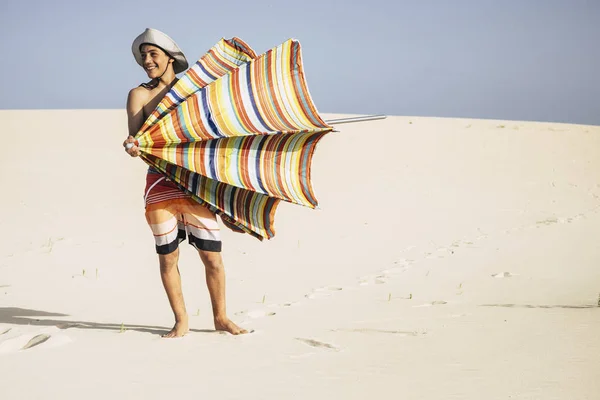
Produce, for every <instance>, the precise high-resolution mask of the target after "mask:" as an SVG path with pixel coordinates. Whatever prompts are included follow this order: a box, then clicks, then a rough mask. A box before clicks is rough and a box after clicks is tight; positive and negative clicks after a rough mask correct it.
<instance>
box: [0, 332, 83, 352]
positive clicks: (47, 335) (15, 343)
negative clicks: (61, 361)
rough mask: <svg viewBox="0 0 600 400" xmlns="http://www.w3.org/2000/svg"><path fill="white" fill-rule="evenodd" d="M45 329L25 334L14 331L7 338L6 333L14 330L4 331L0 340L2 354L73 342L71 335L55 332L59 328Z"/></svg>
mask: <svg viewBox="0 0 600 400" xmlns="http://www.w3.org/2000/svg"><path fill="white" fill-rule="evenodd" d="M44 331H45V332H44V333H33V332H29V333H23V334H19V332H14V333H13V334H12V335H7V336H8V337H6V338H5V337H4V335H5V334H8V333H9V332H13V330H12V329H8V330H7V331H4V332H3V333H2V339H1V340H0V354H1V353H15V352H18V351H24V350H30V349H32V348H34V347H38V346H39V347H40V348H42V347H43V348H50V347H58V346H63V345H65V344H67V343H70V342H71V338H70V337H68V336H66V335H64V334H60V333H56V332H55V331H58V328H52V329H45V330H44Z"/></svg>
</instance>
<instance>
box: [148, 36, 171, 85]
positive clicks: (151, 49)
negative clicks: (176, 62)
mask: <svg viewBox="0 0 600 400" xmlns="http://www.w3.org/2000/svg"><path fill="white" fill-rule="evenodd" d="M140 53H141V55H142V62H143V66H144V71H146V73H147V74H148V78H151V79H155V78H158V77H160V76H162V75H163V73H164V72H165V70H166V69H167V68H173V67H172V63H173V59H172V58H170V57H169V55H167V53H165V52H164V51H163V50H162V49H161V48H160V47H157V46H154V45H151V44H143V45H141V46H140Z"/></svg>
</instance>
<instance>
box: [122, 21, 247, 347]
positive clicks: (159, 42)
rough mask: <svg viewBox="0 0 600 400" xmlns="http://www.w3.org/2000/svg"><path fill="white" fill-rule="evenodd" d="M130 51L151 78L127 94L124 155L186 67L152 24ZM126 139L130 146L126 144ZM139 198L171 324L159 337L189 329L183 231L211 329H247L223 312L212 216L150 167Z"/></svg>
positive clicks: (173, 45)
mask: <svg viewBox="0 0 600 400" xmlns="http://www.w3.org/2000/svg"><path fill="white" fill-rule="evenodd" d="M132 52H133V55H134V57H135V59H136V61H137V63H138V64H139V65H140V66H141V67H142V68H143V69H144V71H146V74H147V75H148V77H149V78H151V80H150V82H148V83H143V84H141V85H140V86H138V87H136V88H134V89H132V90H131V91H130V92H129V96H128V98H127V116H128V125H129V137H128V138H127V140H125V142H124V143H123V146H125V150H126V151H127V153H128V154H129V155H130V156H132V157H137V156H139V155H140V151H139V149H138V148H137V147H136V146H135V140H134V136H135V135H136V133H137V132H138V131H139V129H140V128H141V127H142V125H143V123H144V121H145V120H146V119H147V118H148V116H149V115H150V114H151V113H152V112H153V111H154V109H155V108H156V106H157V105H158V103H160V101H161V100H162V98H163V97H164V96H165V94H166V93H168V92H169V90H170V89H171V88H172V87H173V85H174V84H175V83H176V82H177V78H176V76H175V74H178V73H180V72H183V71H185V70H186V69H187V68H188V62H187V60H186V58H185V56H184V55H183V52H182V51H181V50H180V48H179V47H178V46H177V44H176V43H175V42H174V41H173V39H171V38H170V37H169V36H167V35H166V34H164V33H163V32H160V31H158V30H155V29H146V30H145V31H144V32H143V33H142V34H141V35H139V36H138V37H137V38H136V39H135V40H134V42H133V45H132ZM128 143H131V144H132V145H129V146H127V144H128ZM144 199H145V202H146V220H147V222H148V224H149V225H150V229H151V230H152V233H153V234H154V238H155V242H156V252H157V253H158V259H159V263H160V275H161V279H162V282H163V286H164V288H165V291H166V292H167V297H168V299H169V303H170V304H171V308H172V310H173V314H175V326H174V327H173V329H172V330H171V331H170V332H168V333H167V334H165V335H163V337H167V338H172V337H179V336H184V335H185V334H186V333H187V332H188V330H189V328H188V314H187V312H186V309H185V303H184V300H183V294H182V291H181V277H180V274H179V268H178V265H177V262H178V259H179V247H178V246H179V243H180V242H181V241H183V240H184V239H185V238H186V234H187V236H188V238H189V242H190V244H191V245H192V246H194V247H195V248H196V249H197V250H198V253H199V254H200V259H201V260H202V262H203V264H204V267H205V270H206V283H207V286H208V291H209V293H210V299H211V303H212V309H213V318H214V323H215V329H216V330H219V331H226V332H229V333H232V334H234V335H237V334H242V333H247V331H246V330H244V329H241V328H240V327H238V326H237V325H235V324H234V323H233V322H232V321H231V320H230V319H229V318H228V317H227V314H226V310H225V271H224V267H223V260H222V258H221V253H220V251H221V240H220V233H219V225H218V223H217V220H216V215H215V214H213V213H212V212H211V211H209V210H208V209H207V208H206V207H204V206H202V205H200V204H199V203H198V202H196V201H194V200H193V199H192V198H191V197H190V196H189V195H188V194H187V193H185V192H183V191H182V190H180V189H179V188H178V186H177V185H175V184H174V183H173V182H171V181H169V180H168V179H166V178H165V177H164V176H162V175H161V174H160V173H159V172H157V171H155V170H154V169H152V168H150V169H149V170H148V174H147V177H146V191H145V195H144Z"/></svg>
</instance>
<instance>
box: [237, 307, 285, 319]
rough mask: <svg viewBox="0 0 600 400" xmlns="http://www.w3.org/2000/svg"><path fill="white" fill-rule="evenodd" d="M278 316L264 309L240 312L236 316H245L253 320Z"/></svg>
mask: <svg viewBox="0 0 600 400" xmlns="http://www.w3.org/2000/svg"><path fill="white" fill-rule="evenodd" d="M276 314H277V313H276V312H274V311H269V310H264V309H259V310H249V311H240V312H237V313H235V315H245V316H247V317H248V318H252V319H256V318H263V317H272V316H273V315H276Z"/></svg>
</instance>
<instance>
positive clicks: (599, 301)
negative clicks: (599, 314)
mask: <svg viewBox="0 0 600 400" xmlns="http://www.w3.org/2000/svg"><path fill="white" fill-rule="evenodd" d="M598 307H600V294H598Z"/></svg>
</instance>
